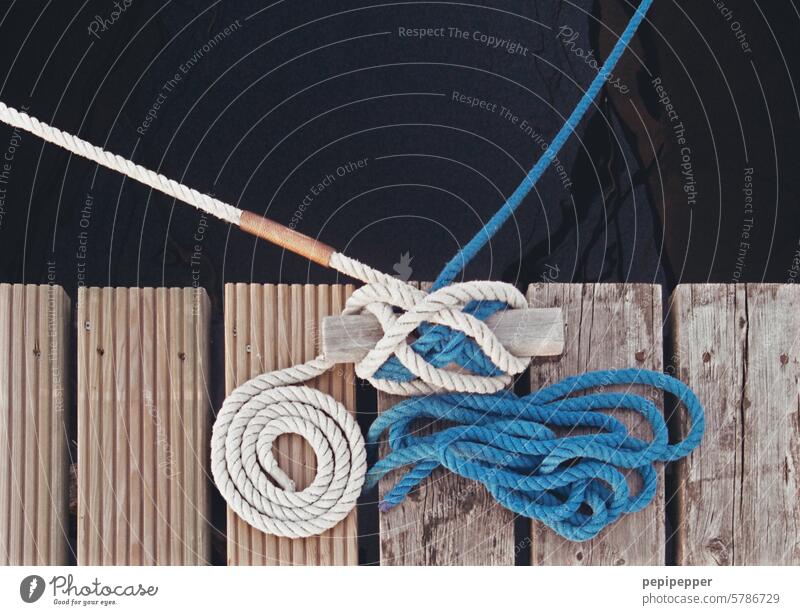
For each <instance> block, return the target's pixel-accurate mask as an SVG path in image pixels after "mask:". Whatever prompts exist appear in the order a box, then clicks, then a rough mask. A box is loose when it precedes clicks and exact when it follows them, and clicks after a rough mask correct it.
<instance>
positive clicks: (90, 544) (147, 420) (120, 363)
mask: <svg viewBox="0 0 800 615" xmlns="http://www.w3.org/2000/svg"><path fill="white" fill-rule="evenodd" d="M77 322H78V563H79V564H88V565H98V564H112V565H138V564H186V565H190V564H204V563H208V561H209V557H210V548H211V540H210V539H211V528H210V526H209V524H208V510H207V507H208V493H207V491H208V484H207V480H206V475H207V469H208V468H207V466H208V455H209V452H208V436H209V426H210V425H209V423H210V404H209V396H208V392H207V391H206V382H207V380H208V368H209V351H210V350H209V334H210V306H209V301H208V296H207V295H206V293H205V291H204V290H202V289H195V288H170V289H166V288H158V289H152V288H143V289H136V288H132V289H127V288H81V289H80V290H79V293H78V320H77Z"/></svg>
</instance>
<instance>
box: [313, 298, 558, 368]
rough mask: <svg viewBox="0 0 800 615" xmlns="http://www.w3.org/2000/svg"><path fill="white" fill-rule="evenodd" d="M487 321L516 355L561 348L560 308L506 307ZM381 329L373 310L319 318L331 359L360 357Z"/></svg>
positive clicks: (325, 349)
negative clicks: (511, 308)
mask: <svg viewBox="0 0 800 615" xmlns="http://www.w3.org/2000/svg"><path fill="white" fill-rule="evenodd" d="M486 325H487V326H488V327H489V329H491V330H492V332H493V333H494V334H495V335H496V336H497V339H498V340H499V341H500V343H501V344H503V346H505V348H506V349H507V350H508V351H509V352H511V354H514V355H516V356H528V357H533V356H539V357H549V356H557V355H559V354H561V353H562V352H563V350H564V322H563V321H562V319H561V310H558V309H550V308H545V309H529V310H508V311H506V312H500V313H498V314H493V315H492V316H490V317H489V318H487V319H486ZM381 337H383V329H382V328H381V325H380V323H379V322H378V319H377V318H375V317H374V316H373V315H372V314H353V315H348V316H328V317H327V318H324V319H323V320H322V351H323V353H324V354H325V356H326V357H327V358H328V359H330V360H331V361H336V362H337V363H351V362H356V361H360V360H361V359H363V358H364V357H365V356H366V355H367V353H368V352H369V351H370V350H371V349H372V348H374V347H375V344H377V343H378V342H379V341H380V339H381Z"/></svg>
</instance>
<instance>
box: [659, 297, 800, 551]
mask: <svg viewBox="0 0 800 615" xmlns="http://www.w3.org/2000/svg"><path fill="white" fill-rule="evenodd" d="M798 304H800V288H798V287H797V286H795V285H783V286H781V285H774V284H748V285H733V284H708V285H700V284H693V285H685V286H679V287H678V288H677V289H676V291H675V292H674V294H673V296H672V306H671V310H670V327H671V329H672V333H673V352H672V355H673V361H674V363H675V367H676V370H677V376H678V377H679V378H681V379H682V380H684V381H685V382H686V383H687V384H688V385H689V386H691V387H692V388H693V389H694V391H695V392H696V393H697V395H698V396H699V397H700V400H701V401H702V402H703V403H704V405H705V409H706V433H705V436H704V438H703V442H702V444H701V445H700V447H699V448H698V449H697V450H695V451H694V452H693V453H692V454H691V455H690V456H689V457H687V458H686V459H685V460H683V461H681V462H679V465H678V480H677V498H678V506H677V509H678V512H677V528H676V532H677V536H676V559H677V561H678V563H680V564H698V565H713V564H720V565H767V564H772V565H777V564H793V565H797V564H800V474H798V470H799V469H800V401H799V400H800V320H798V318H797V306H798ZM679 425H680V432H681V433H685V432H686V429H687V427H688V425H687V423H686V420H685V417H681V419H680V421H679Z"/></svg>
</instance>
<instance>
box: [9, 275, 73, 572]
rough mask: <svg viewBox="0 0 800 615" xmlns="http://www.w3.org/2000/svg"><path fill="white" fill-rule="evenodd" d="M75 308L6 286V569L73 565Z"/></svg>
mask: <svg viewBox="0 0 800 615" xmlns="http://www.w3.org/2000/svg"><path fill="white" fill-rule="evenodd" d="M69 313H70V302H69V298H68V297H67V295H66V293H65V292H64V290H63V289H62V288H61V287H59V286H54V285H41V286H37V285H22V284H14V285H11V284H0V450H2V454H3V459H4V460H5V463H3V464H2V466H0V565H58V564H62V565H63V564H66V563H68V553H69V551H68V549H69V547H68V538H67V521H66V519H67V499H68V489H69V485H68V476H69V473H68V467H69V459H68V446H67V445H68V435H67V418H66V407H67V405H66V404H67V397H66V387H67V385H68V383H69V376H68V374H69V371H68V370H69V366H68V362H67V353H68V344H69V341H68V340H69V338H68V331H69V323H70V316H69Z"/></svg>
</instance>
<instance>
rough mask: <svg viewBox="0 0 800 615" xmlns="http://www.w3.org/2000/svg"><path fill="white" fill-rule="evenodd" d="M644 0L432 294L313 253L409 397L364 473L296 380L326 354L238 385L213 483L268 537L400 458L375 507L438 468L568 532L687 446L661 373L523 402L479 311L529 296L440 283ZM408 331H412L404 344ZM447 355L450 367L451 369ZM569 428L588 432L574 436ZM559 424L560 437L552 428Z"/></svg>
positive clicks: (323, 400) (369, 365) (219, 439)
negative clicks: (301, 450)
mask: <svg viewBox="0 0 800 615" xmlns="http://www.w3.org/2000/svg"><path fill="white" fill-rule="evenodd" d="M651 4H652V0H643V1H642V3H641V4H640V5H639V7H638V8H637V10H636V12H635V13H634V15H633V17H632V19H631V21H630V23H629V24H628V26H627V27H626V29H625V31H624V32H623V34H622V36H621V37H620V38H619V40H618V41H617V43H616V45H615V46H614V48H613V50H612V52H611V54H610V55H609V57H608V58H607V60H606V62H605V63H604V65H603V66H602V68H601V69H600V71H599V72H598V74H597V76H596V77H595V79H594V80H593V81H592V83H591V85H590V87H589V88H588V89H587V90H586V92H585V93H584V94H583V96H582V98H581V99H580V101H579V103H578V105H577V106H576V108H575V110H574V111H573V112H572V114H571V115H570V116H569V118H568V119H567V121H566V123H565V124H564V126H563V127H562V128H561V130H560V131H559V132H558V134H557V135H556V137H555V138H554V140H553V142H552V143H551V145H550V147H549V148H548V149H547V150H546V151H545V152H544V154H543V155H542V157H541V158H540V159H539V160H538V161H537V163H536V165H535V166H534V167H533V168H532V169H531V171H530V172H529V173H528V174H527V175H526V177H525V178H524V180H523V182H522V183H521V184H520V186H519V187H518V188H517V189H516V190H515V191H514V193H513V194H512V195H511V197H510V198H509V199H508V201H506V203H504V204H503V206H502V207H501V208H500V209H499V210H498V212H497V213H496V214H495V215H494V216H493V217H492V218H491V219H490V220H489V222H487V224H486V225H485V227H484V228H483V229H481V230H480V231H479V232H478V233H477V234H476V235H475V237H473V238H472V240H471V241H470V242H469V243H467V244H466V246H465V247H464V248H463V249H462V250H460V251H459V252H458V253H457V254H456V255H455V256H454V257H453V259H452V260H451V261H450V262H449V263H448V264H447V265H446V266H445V267H444V269H443V270H442V272H441V273H440V275H439V276H438V278H437V280H436V283H435V285H434V288H433V291H432V292H431V293H430V294H426V293H424V292H422V291H419V290H417V289H415V288H413V287H412V286H410V285H408V284H406V283H405V282H402V281H400V280H397V279H395V278H393V277H391V276H389V275H387V274H384V273H382V272H380V271H377V270H375V269H373V268H371V267H369V266H367V265H365V264H364V263H361V262H359V261H357V260H354V259H352V258H349V257H346V256H344V255H342V254H340V253H337V252H333V253H332V254H330V256H329V261H328V262H325V263H324V264H328V265H329V266H331V267H332V268H334V269H336V270H337V271H339V272H341V273H343V274H345V275H348V276H350V277H353V278H356V279H358V280H361V281H362V282H364V283H365V284H366V286H364V287H363V288H360V289H359V290H357V291H356V292H355V293H353V295H352V296H351V297H350V299H349V300H348V302H347V304H346V307H345V310H344V313H345V314H356V313H363V312H368V313H371V314H373V315H374V316H375V317H376V318H377V319H378V321H379V322H380V324H381V327H382V328H383V331H384V335H383V338H382V339H381V340H380V341H379V342H378V344H377V345H376V346H375V348H374V349H372V350H371V351H370V352H369V353H368V354H367V356H366V357H365V358H364V359H363V360H362V361H360V362H359V363H358V364H356V373H357V374H358V375H359V376H360V377H362V378H365V379H367V380H368V381H369V382H370V383H372V384H373V385H374V386H375V387H376V388H377V389H379V390H381V391H384V392H387V393H391V394H397V395H405V396H412V397H411V398H410V399H408V400H405V401H403V402H401V403H400V404H398V405H397V406H395V407H394V408H392V409H390V410H388V411H387V412H385V413H383V414H381V416H380V417H378V419H376V421H375V422H374V424H373V425H372V427H371V428H370V430H369V434H368V441H369V442H372V443H374V442H376V441H377V439H378V437H380V435H381V434H382V433H384V432H388V434H389V443H390V446H391V452H390V453H389V454H388V455H387V456H386V457H385V458H384V459H382V460H379V461H378V462H377V463H376V464H375V465H374V466H373V467H372V468H371V469H370V470H369V472H367V462H366V450H365V445H364V439H363V436H362V435H361V433H360V430H359V428H358V425H357V423H356V422H355V420H354V418H353V416H352V415H351V414H350V413H349V412H348V411H347V409H345V408H344V407H343V406H342V405H341V404H340V403H339V402H337V401H336V400H334V399H333V398H332V397H330V396H328V395H325V394H323V393H320V392H319V391H317V390H315V389H312V388H310V387H307V386H302V383H304V382H306V381H308V380H310V379H312V378H315V377H317V376H320V375H321V374H323V373H325V372H326V371H327V370H329V369H330V368H331V367H332V366H333V364H332V363H331V362H330V361H328V360H326V359H325V358H324V357H317V358H316V359H314V360H312V361H309V362H307V363H304V364H300V365H295V366H291V367H289V368H286V369H282V370H278V371H274V372H270V373H267V374H261V375H259V376H256V377H255V378H253V379H251V380H249V381H247V382H245V383H243V384H242V385H240V386H239V387H237V388H236V389H235V390H234V391H233V392H232V393H231V394H230V395H229V396H228V397H227V398H226V399H225V401H224V403H223V406H222V408H221V410H220V412H219V413H218V415H217V419H216V421H215V424H214V429H213V433H212V439H211V466H212V474H213V476H214V480H215V482H216V484H217V487H218V488H219V490H220V492H221V493H222V495H223V496H224V497H225V499H226V501H227V502H228V504H229V505H230V506H231V507H232V509H233V510H234V511H235V512H236V513H237V514H238V515H239V516H240V517H241V518H242V519H244V520H245V521H246V522H248V523H249V524H251V525H253V526H254V527H256V528H258V529H260V530H262V531H264V532H268V533H271V534H275V535H278V536H286V537H291V538H298V537H304V536H311V535H315V534H319V533H321V532H323V531H325V530H326V529H328V528H330V527H333V526H334V525H335V524H336V523H338V522H339V521H340V520H342V519H343V518H344V517H345V516H347V514H349V512H350V511H351V510H352V508H353V507H354V506H355V504H356V500H357V498H358V496H359V494H360V493H361V490H362V487H363V486H364V484H365V481H366V485H367V486H373V485H374V484H376V483H377V481H378V480H380V478H381V477H383V476H384V475H385V474H386V473H387V472H389V471H391V470H393V469H400V468H404V467H407V466H411V467H410V469H409V470H407V471H406V473H405V475H404V476H402V477H401V478H400V480H399V481H398V482H397V484H396V485H395V486H394V488H393V489H392V490H391V491H390V493H389V494H388V495H387V496H386V497H385V499H384V501H383V502H382V503H381V509H382V510H388V509H389V508H391V507H392V506H395V505H397V504H399V503H400V502H401V501H402V500H403V499H404V498H405V496H406V494H407V493H408V492H409V490H410V489H412V488H413V487H414V486H415V485H417V484H419V482H420V481H422V480H424V478H425V477H427V476H428V475H429V474H430V473H431V472H432V471H433V470H434V469H435V468H436V467H438V466H444V467H446V468H448V469H450V470H451V471H453V472H456V473H458V474H460V475H462V476H465V477H467V478H470V479H473V480H475V481H479V482H481V483H483V484H484V485H486V487H487V488H488V489H489V492H490V493H491V494H492V495H493V496H494V497H495V498H496V499H497V500H498V501H499V502H500V503H501V504H503V505H504V506H506V507H508V508H510V509H511V510H513V511H515V512H517V513H519V514H523V515H526V516H529V517H531V518H533V519H538V520H540V521H542V522H543V523H545V524H547V525H548V526H550V527H551V528H553V529H554V530H555V531H556V532H558V533H559V534H561V535H562V536H565V537H566V538H569V539H571V540H586V539H589V538H591V537H593V536H596V535H597V533H599V532H600V531H601V530H602V529H603V528H604V527H606V526H607V525H608V524H609V523H613V522H614V521H615V520H616V519H618V518H619V517H620V516H621V515H623V514H625V513H627V512H634V511H636V510H639V509H641V508H643V507H644V506H646V505H647V504H648V503H649V502H650V501H651V500H652V498H653V496H654V494H655V490H656V484H657V483H656V481H657V475H656V473H655V469H654V467H653V464H654V463H656V462H666V461H672V460H674V459H678V458H680V457H682V456H685V455H686V454H688V452H689V451H691V450H692V449H693V448H694V447H696V446H697V445H698V443H699V441H700V439H701V438H702V433H703V429H704V421H703V410H702V406H701V405H700V403H699V401H698V400H697V398H696V397H695V396H694V394H693V393H692V392H691V391H690V390H689V389H688V388H687V387H686V386H685V385H683V384H682V383H681V382H680V381H677V380H675V379H673V378H670V377H669V376H666V375H664V374H659V373H656V372H649V371H644V370H616V371H606V372H592V373H587V374H582V375H580V376H577V377H575V378H569V379H567V380H564V381H562V382H560V383H558V384H556V385H553V386H551V387H547V388H545V389H542V390H541V391H538V392H536V393H533V394H531V395H529V396H526V397H523V398H519V397H517V396H515V395H514V394H513V393H511V392H509V391H507V390H505V387H507V386H508V385H509V384H510V383H511V381H512V378H513V376H514V375H517V374H519V373H521V372H522V371H524V369H525V368H526V367H527V365H528V363H529V360H530V357H516V356H513V355H511V354H510V353H509V352H508V351H507V350H506V349H505V348H504V347H503V346H502V345H501V344H500V343H499V341H498V340H497V339H496V337H495V336H494V334H493V333H492V332H491V330H489V329H488V327H487V326H486V325H485V324H484V322H483V321H484V320H485V319H486V318H488V317H489V316H490V315H492V314H494V313H495V312H497V311H499V310H504V309H507V308H509V307H511V308H520V307H525V306H527V303H526V301H525V298H524V296H522V294H521V293H520V292H519V291H518V290H516V289H515V288H514V287H513V286H511V285H509V284H504V283H500V282H485V281H477V282H466V283H462V284H452V281H453V280H454V279H455V277H456V276H457V275H458V274H459V273H460V272H461V271H462V270H463V268H464V267H465V266H466V264H467V263H468V262H469V261H470V260H471V259H472V258H473V257H474V256H475V254H477V253H478V252H479V251H480V249H481V248H482V247H483V246H484V245H485V244H486V243H487V242H488V241H489V240H490V239H491V237H492V236H493V235H494V234H495V233H496V232H497V231H498V230H499V229H500V228H501V227H502V225H503V224H504V223H505V222H506V221H507V220H508V218H509V217H511V216H512V215H513V213H514V211H516V209H517V207H519V205H520V203H521V202H522V200H523V199H524V198H525V196H526V195H527V194H528V193H529V192H530V190H531V189H532V187H533V186H534V184H535V183H536V181H537V180H538V179H539V178H540V177H541V176H542V174H543V173H544V171H545V170H546V169H547V167H548V166H549V165H550V163H551V162H552V160H553V159H554V158H555V156H556V155H557V153H558V151H559V150H560V148H561V147H562V146H563V144H564V143H565V142H566V140H567V139H568V138H569V136H570V135H571V134H572V132H573V131H574V130H575V128H576V127H577V125H578V124H579V123H580V121H581V119H582V118H583V116H584V115H585V113H586V112H587V111H588V109H589V108H590V106H591V105H592V104H593V101H594V98H595V97H596V95H597V93H598V92H599V91H600V89H601V88H602V86H603V84H604V83H605V81H606V79H607V78H608V75H609V74H610V73H611V72H612V71H613V69H614V66H615V64H616V62H617V60H618V59H619V57H620V56H621V55H622V53H623V52H624V50H625V49H626V47H627V45H628V43H629V42H630V40H631V38H632V37H633V35H634V33H635V31H636V29H637V28H638V26H639V24H640V23H641V21H642V20H643V19H644V15H645V13H646V11H647V9H648V8H649V7H650V5H651ZM0 120H2V121H3V122H5V123H7V124H10V125H12V126H15V127H17V128H20V129H23V130H26V131H28V132H31V133H32V134H34V135H37V136H39V137H40V138H42V139H44V140H45V141H48V142H50V143H53V144H55V145H58V146H60V147H62V148H64V149H66V150H68V151H70V152H72V153H73V154H75V155H78V156H81V157H83V158H87V159H89V160H92V161H94V162H96V163H97V164H99V165H101V166H104V167H106V168H109V169H111V170H114V171H117V172H120V173H122V174H124V175H126V176H128V177H130V178H132V179H135V180H136V181H139V182H141V183H143V184H145V185H147V186H150V187H151V188H154V189H156V190H158V191H160V192H163V193H165V194H167V195H169V196H171V197H173V198H176V199H178V200H181V201H183V202H185V203H188V204H190V205H192V206H194V207H196V208H198V209H200V210H202V211H205V212H206V213H209V214H211V215H213V216H216V217H218V218H220V219H222V220H225V221H227V222H230V223H232V224H236V225H242V226H243V228H244V224H243V216H244V213H245V212H243V211H242V210H240V209H238V208H236V207H233V206H231V205H229V204H227V203H223V202H222V201H219V200H217V199H214V198H212V197H210V196H208V195H204V194H202V193H200V192H198V191H196V190H194V189H192V188H189V187H187V186H184V185H182V184H180V183H178V182H175V181H173V180H170V179H168V178H166V177H164V176H163V175H160V174H158V173H155V172H153V171H150V170H148V169H146V168H144V167H142V166H140V165H138V164H135V163H133V162H131V161H129V160H126V159H125V158H122V157H121V156H118V155H115V154H112V153H110V152H107V151H105V150H103V149H101V148H99V147H96V146H94V145H92V144H90V143H88V142H86V141H84V140H82V139H79V138H78V137H75V136H73V135H70V134H68V133H65V132H62V131H60V130H58V129H56V128H53V127H51V126H48V125H47V124H44V123H42V122H40V121H39V120H37V119H36V118H33V117H31V116H29V115H27V114H26V113H23V112H20V111H17V110H15V109H13V108H11V107H8V106H6V105H5V104H3V103H2V102H0ZM284 245H286V244H285V243H284ZM414 332H416V334H417V338H416V339H415V340H414V341H413V342H411V343H409V341H408V340H409V336H410V335H411V334H412V333H414ZM452 365H455V366H457V367H458V368H459V369H458V370H453V369H450V368H451V366H452ZM606 385H626V386H634V385H647V386H651V387H656V388H658V389H660V390H662V391H664V392H666V393H669V394H671V395H674V396H675V397H677V398H678V399H679V400H681V402H682V403H683V404H684V405H685V406H686V408H687V411H688V413H689V416H690V420H691V429H690V431H689V433H688V435H687V437H686V438H685V439H684V440H683V441H681V442H679V443H677V444H674V445H671V444H669V443H668V441H667V430H666V426H665V424H664V420H663V417H662V416H661V414H660V412H659V411H658V409H657V408H656V407H655V405H654V404H653V403H652V402H651V401H650V400H649V399H647V398H646V397H643V396H641V395H636V394H632V393H630V392H623V393H606V392H601V393H590V394H585V395H581V396H573V395H572V394H573V393H574V392H576V391H585V390H586V389H588V388H595V387H605V386H606ZM614 408H626V409H630V410H633V411H636V412H639V413H640V414H641V415H642V416H644V417H645V419H646V420H647V421H648V422H649V424H650V426H651V429H652V432H653V433H652V435H653V438H652V440H650V441H644V440H641V439H638V438H635V437H633V436H632V435H631V434H630V433H629V432H628V430H627V428H626V427H625V426H624V424H623V423H621V422H620V421H619V420H617V419H616V418H614V417H611V416H610V415H608V414H606V413H604V412H603V410H608V409H614ZM420 419H433V420H438V419H446V420H447V421H448V422H450V423H455V425H454V426H451V427H448V428H446V429H443V430H440V431H438V432H437V433H435V434H432V435H430V436H416V435H414V432H413V431H412V427H413V425H414V423H415V422H417V421H418V420H420ZM575 428H590V429H592V430H593V432H592V433H590V434H584V435H573V434H572V430H573V429H575ZM564 430H566V432H567V433H566V435H564V434H559V433H557V432H558V431H564ZM284 433H295V434H299V435H300V436H302V437H303V438H305V439H306V440H308V442H309V443H310V445H311V447H312V448H313V450H314V453H315V455H316V458H317V474H316V476H315V478H314V480H313V481H312V483H311V484H310V485H309V486H308V487H307V488H305V489H303V490H302V491H299V492H298V491H296V489H295V485H294V483H293V482H292V481H291V479H290V478H289V477H288V476H287V475H286V473H285V472H283V470H281V469H280V468H279V467H278V465H277V462H276V460H275V458H274V456H273V453H272V449H273V444H274V442H275V440H276V439H277V438H278V437H279V436H280V435H282V434H284ZM624 470H630V471H635V472H638V473H639V474H640V475H641V477H642V483H643V487H642V488H641V489H640V490H639V491H638V493H636V494H631V492H630V490H629V488H628V486H627V481H626V480H625V476H624V474H625V473H624Z"/></svg>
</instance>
